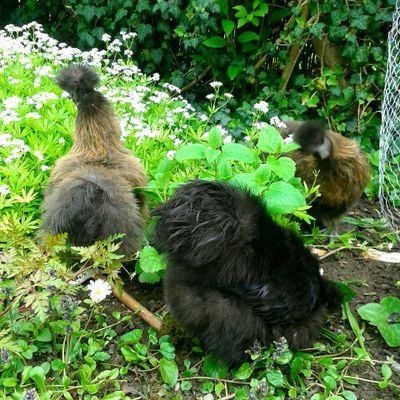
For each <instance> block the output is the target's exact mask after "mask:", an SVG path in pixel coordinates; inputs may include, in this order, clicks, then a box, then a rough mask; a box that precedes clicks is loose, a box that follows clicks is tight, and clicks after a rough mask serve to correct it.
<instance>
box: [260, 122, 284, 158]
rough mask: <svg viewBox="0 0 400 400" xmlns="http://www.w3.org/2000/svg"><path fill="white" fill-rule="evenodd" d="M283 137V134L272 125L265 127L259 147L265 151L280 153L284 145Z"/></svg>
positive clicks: (261, 133)
mask: <svg viewBox="0 0 400 400" xmlns="http://www.w3.org/2000/svg"><path fill="white" fill-rule="evenodd" d="M283 144H284V142H283V139H282V136H281V134H280V133H279V132H278V130H277V129H276V128H274V127H273V126H272V125H269V126H268V127H267V128H264V129H262V130H261V132H260V136H259V138H258V143H257V147H258V148H259V149H260V150H261V151H262V152H264V153H270V154H275V153H280V152H281V149H282V147H283Z"/></svg>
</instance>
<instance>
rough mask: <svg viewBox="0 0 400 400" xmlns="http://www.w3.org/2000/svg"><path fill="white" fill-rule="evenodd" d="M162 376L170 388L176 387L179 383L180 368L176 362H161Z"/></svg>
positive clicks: (162, 360)
mask: <svg viewBox="0 0 400 400" xmlns="http://www.w3.org/2000/svg"><path fill="white" fill-rule="evenodd" d="M160 374H161V378H162V380H163V381H164V382H165V383H166V384H167V385H169V386H171V387H172V386H175V384H176V382H177V381H178V366H177V365H176V362H175V361H174V360H168V359H166V358H162V359H161V360H160Z"/></svg>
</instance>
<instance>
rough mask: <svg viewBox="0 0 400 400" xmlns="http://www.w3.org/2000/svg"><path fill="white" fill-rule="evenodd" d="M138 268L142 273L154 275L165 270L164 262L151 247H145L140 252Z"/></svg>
mask: <svg viewBox="0 0 400 400" xmlns="http://www.w3.org/2000/svg"><path fill="white" fill-rule="evenodd" d="M139 267H140V269H141V270H142V271H143V272H148V273H154V272H158V271H161V270H164V269H165V268H166V265H165V262H164V260H163V259H162V257H161V256H160V254H158V252H157V250H156V249H155V248H154V247H152V246H145V247H143V248H142V250H141V251H140V259H139Z"/></svg>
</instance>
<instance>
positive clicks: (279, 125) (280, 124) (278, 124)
mask: <svg viewBox="0 0 400 400" xmlns="http://www.w3.org/2000/svg"><path fill="white" fill-rule="evenodd" d="M269 123H270V124H271V125H274V126H276V127H277V128H282V129H284V128H287V126H286V124H285V123H284V122H283V121H281V119H280V118H279V117H278V116H277V115H275V116H274V117H272V118H271V119H270V120H269Z"/></svg>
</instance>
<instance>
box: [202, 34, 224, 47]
mask: <svg viewBox="0 0 400 400" xmlns="http://www.w3.org/2000/svg"><path fill="white" fill-rule="evenodd" d="M203 44H204V46H207V47H211V48H213V49H220V48H222V47H225V46H226V42H225V39H224V38H222V37H221V36H213V37H211V38H209V39H207V40H205V41H204V42H203Z"/></svg>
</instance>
